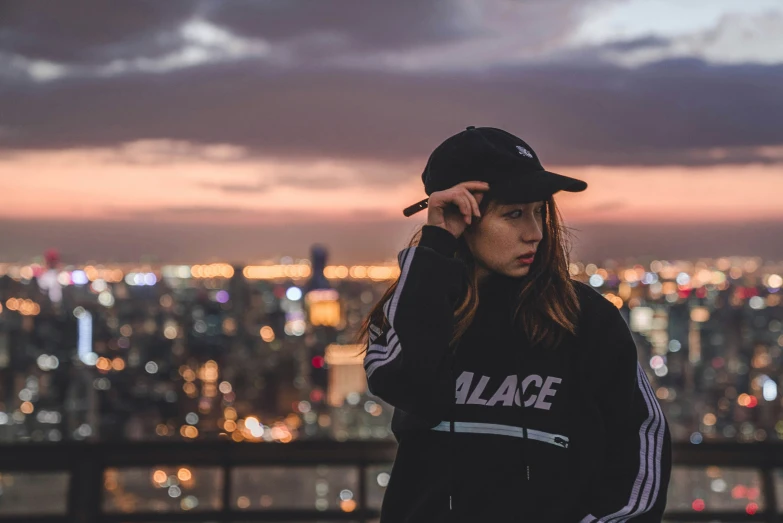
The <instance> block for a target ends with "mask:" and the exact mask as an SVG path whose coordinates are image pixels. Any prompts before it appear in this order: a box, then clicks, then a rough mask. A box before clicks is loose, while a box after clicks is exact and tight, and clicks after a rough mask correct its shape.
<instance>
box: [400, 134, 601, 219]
mask: <svg viewBox="0 0 783 523" xmlns="http://www.w3.org/2000/svg"><path fill="white" fill-rule="evenodd" d="M421 180H422V181H423V182H424V192H426V193H427V195H428V196H429V195H431V194H432V193H434V192H437V191H443V190H445V189H448V188H449V187H453V186H455V185H457V184H458V183H462V182H468V181H482V182H487V183H488V184H489V186H490V191H491V192H492V193H496V194H502V195H503V196H504V197H507V198H510V199H513V201H514V202H517V203H532V202H538V201H542V200H546V199H547V198H549V197H550V196H551V195H553V194H554V193H556V192H558V191H568V192H581V191H584V190H585V189H587V183H585V182H583V181H582V180H577V179H576V178H569V177H568V176H563V175H562V174H556V173H553V172H550V171H547V170H546V169H544V167H543V166H542V165H541V161H540V160H539V159H538V155H537V154H536V153H535V151H533V148H532V147H530V146H529V145H528V144H527V143H526V142H525V141H524V140H522V139H521V138H518V137H516V136H514V135H513V134H511V133H509V132H507V131H504V130H502V129H496V128H494V127H474V126H472V125H471V126H469V127H468V128H466V129H465V130H464V131H461V132H459V133H457V134H455V135H454V136H451V137H450V138H447V139H446V140H445V141H444V142H443V143H442V144H440V145H439V146H438V147H436V148H435V150H434V151H433V152H432V154H431V155H430V158H429V160H428V161H427V166H426V167H425V168H424V172H423V173H422V175H421ZM428 201H429V198H425V199H424V200H422V201H420V202H418V203H415V204H413V205H411V206H410V207H407V208H405V209H404V210H403V211H402V212H403V214H404V215H405V216H412V215H413V214H416V213H417V212H419V211H421V210H423V209H426V208H427V203H428Z"/></svg>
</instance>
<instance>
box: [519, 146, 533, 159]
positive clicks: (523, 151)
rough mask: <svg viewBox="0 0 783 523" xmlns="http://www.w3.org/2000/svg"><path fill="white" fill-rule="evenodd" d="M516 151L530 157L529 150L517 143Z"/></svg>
mask: <svg viewBox="0 0 783 523" xmlns="http://www.w3.org/2000/svg"><path fill="white" fill-rule="evenodd" d="M517 151H519V154H522V155H524V156H527V157H528V158H532V157H533V155H532V154H530V151H528V150H527V149H525V148H524V147H522V146H521V145H517Z"/></svg>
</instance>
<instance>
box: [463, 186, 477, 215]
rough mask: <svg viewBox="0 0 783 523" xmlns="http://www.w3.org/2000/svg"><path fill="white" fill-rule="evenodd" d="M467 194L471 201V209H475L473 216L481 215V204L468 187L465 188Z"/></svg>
mask: <svg viewBox="0 0 783 523" xmlns="http://www.w3.org/2000/svg"><path fill="white" fill-rule="evenodd" d="M465 194H466V195H467V197H468V200H469V201H470V207H471V209H473V216H476V217H481V212H480V211H479V204H478V200H477V199H476V196H475V195H474V194H473V193H472V192H470V191H469V190H467V189H465Z"/></svg>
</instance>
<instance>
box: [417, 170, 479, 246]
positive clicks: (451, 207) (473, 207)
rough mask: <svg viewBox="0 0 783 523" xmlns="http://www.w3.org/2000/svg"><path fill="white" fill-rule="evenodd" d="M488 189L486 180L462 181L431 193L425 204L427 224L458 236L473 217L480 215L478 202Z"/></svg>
mask: <svg viewBox="0 0 783 523" xmlns="http://www.w3.org/2000/svg"><path fill="white" fill-rule="evenodd" d="M488 190H489V184H488V183H486V182H462V183H459V184H457V185H455V186H454V187H450V188H448V189H446V190H443V191H436V192H434V193H432V194H431V195H430V198H429V202H428V204H427V209H428V211H427V225H435V226H437V227H442V228H444V229H446V230H447V231H449V232H450V233H451V234H453V235H454V236H455V237H456V238H459V237H460V236H461V235H462V233H463V232H465V229H466V228H467V227H468V225H470V224H471V223H472V221H473V218H474V217H476V218H480V217H481V213H480V212H479V204H480V203H481V199H482V198H483V197H484V192H485V191H488Z"/></svg>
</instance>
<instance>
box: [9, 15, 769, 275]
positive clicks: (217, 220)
mask: <svg viewBox="0 0 783 523" xmlns="http://www.w3.org/2000/svg"><path fill="white" fill-rule="evenodd" d="M680 4H681V3H678V2H674V1H672V0H627V1H615V0H593V1H567V2H559V3H548V2H507V1H497V2H491V3H480V2H472V1H466V2H451V3H448V2H446V3H443V2H417V3H415V4H411V5H407V6H404V7H403V6H399V8H396V9H388V8H386V7H383V6H381V5H380V4H372V5H370V6H369V7H368V6H367V5H366V4H360V3H355V2H350V1H348V2H340V3H337V4H334V5H332V6H330V7H329V8H321V7H319V8H313V7H312V6H310V7H308V6H306V5H305V4H304V3H301V2H288V3H286V4H285V7H275V8H270V7H263V5H261V4H259V5H252V4H239V3H237V4H232V5H228V4H217V3H214V2H197V3H191V2H167V4H166V6H165V7H164V6H160V5H158V4H156V3H144V2H137V3H134V4H129V5H128V6H125V7H123V8H122V9H123V12H118V11H116V9H108V8H105V7H101V6H100V5H99V4H96V5H95V6H94V8H93V9H90V10H89V11H86V13H87V14H84V13H78V14H77V13H75V12H74V11H73V10H70V9H68V8H64V7H62V8H61V7H56V6H47V8H46V9H44V10H42V9H40V4H36V2H18V3H13V2H12V3H8V4H6V5H4V7H3V10H4V12H3V15H4V16H3V17H2V20H3V21H2V22H0V24H2V25H0V29H2V34H3V35H4V36H3V42H4V43H5V44H7V45H5V47H4V51H3V52H2V53H0V60H3V61H4V62H5V63H7V64H8V67H7V68H6V69H5V72H4V73H2V75H3V76H2V78H3V81H4V94H5V96H3V97H2V100H0V112H2V114H3V119H2V121H0V190H1V193H2V196H0V244H2V245H3V246H4V248H3V252H2V253H0V261H18V260H22V259H25V258H30V257H32V256H36V255H39V254H40V253H41V252H43V250H45V249H47V248H50V247H56V248H59V249H60V250H61V251H62V252H63V255H64V259H65V260H67V261H69V262H73V263H79V262H85V261H89V260H99V261H104V260H105V261H136V260H139V259H140V258H141V257H151V258H153V259H156V260H160V261H162V262H172V263H178V262H181V263H201V262H206V261H209V260H213V259H219V260H221V261H229V262H235V261H236V262H252V261H253V260H256V259H259V258H266V257H274V256H282V255H291V256H305V255H306V254H307V251H308V249H309V247H310V245H311V244H312V243H316V242H323V243H324V244H326V245H327V247H328V248H329V249H330V252H331V253H333V255H334V256H335V261H336V262H337V263H369V262H376V261H382V260H386V259H391V258H393V257H394V255H395V254H396V252H397V251H398V250H399V248H400V247H401V246H402V245H403V244H404V243H405V242H406V241H407V239H408V238H409V237H410V235H411V234H412V233H413V231H414V229H415V228H416V226H417V225H420V224H421V223H422V222H423V220H424V217H423V216H420V217H416V218H411V219H407V220H406V219H405V218H403V217H402V213H401V210H402V208H404V207H406V206H407V205H409V204H410V203H412V202H414V201H417V200H419V199H421V198H422V197H423V190H422V187H421V180H420V174H421V170H422V168H423V166H424V164H425V162H426V158H427V155H428V154H429V152H430V151H431V150H432V149H433V148H434V147H435V146H436V145H437V144H438V143H440V141H442V140H443V139H445V138H446V137H447V136H449V135H451V134H453V133H455V132H458V131H459V130H461V129H462V128H464V127H465V126H467V125H489V126H498V127H503V128H506V129H508V130H510V131H512V132H514V133H516V134H519V135H520V136H522V137H523V138H524V139H525V140H527V141H529V142H530V144H531V145H532V146H533V147H534V148H535V150H536V151H537V152H538V153H539V154H540V156H541V158H542V160H543V163H544V165H545V166H546V167H547V168H549V169H551V170H553V171H555V172H560V173H562V174H565V175H568V176H574V177H577V178H581V179H584V180H585V181H587V182H588V184H589V187H588V190H587V191H586V192H584V193H580V194H561V195H558V196H557V201H558V204H559V205H560V206H561V209H562V211H563V215H564V218H565V219H566V224H567V225H568V226H571V227H573V228H575V229H576V238H575V240H576V241H575V245H574V250H575V252H576V253H577V254H578V255H580V256H582V257H584V258H587V259H591V260H592V261H596V262H598V261H600V260H601V259H603V258H610V257H627V256H646V255H649V256H660V257H668V258H675V257H682V258H687V257H697V256H731V255H758V256H763V257H767V258H781V257H783V247H780V246H778V245H777V244H778V243H779V242H770V241H769V240H770V238H774V237H779V236H780V234H781V232H783V209H781V207H780V206H779V205H778V204H777V202H776V200H775V199H774V198H767V197H766V196H767V195H772V194H780V193H783V176H781V174H780V169H781V164H782V163H783V134H781V133H782V132H783V131H781V127H780V125H779V122H780V120H781V117H783V113H782V112H781V106H780V104H779V103H777V100H778V98H779V97H778V95H777V93H779V92H780V91H781V88H783V75H781V67H783V51H781V49H783V45H776V44H777V43H779V40H780V38H781V36H780V35H781V34H783V30H781V29H783V9H781V8H780V6H779V4H778V3H777V2H774V1H767V0H755V1H748V2H743V3H741V4H739V3H737V2H730V1H720V2H713V3H712V4H711V5H710V6H708V7H706V6H703V7H700V8H696V7H694V6H688V5H680ZM85 17H86V18H85ZM85 21H89V22H91V23H90V29H89V30H86V29H85V26H84V25H83V24H84V23H85ZM53 27H57V31H52V30H50V29H51V28H53ZM520 29H523V30H520ZM525 29H526V30H525Z"/></svg>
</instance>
